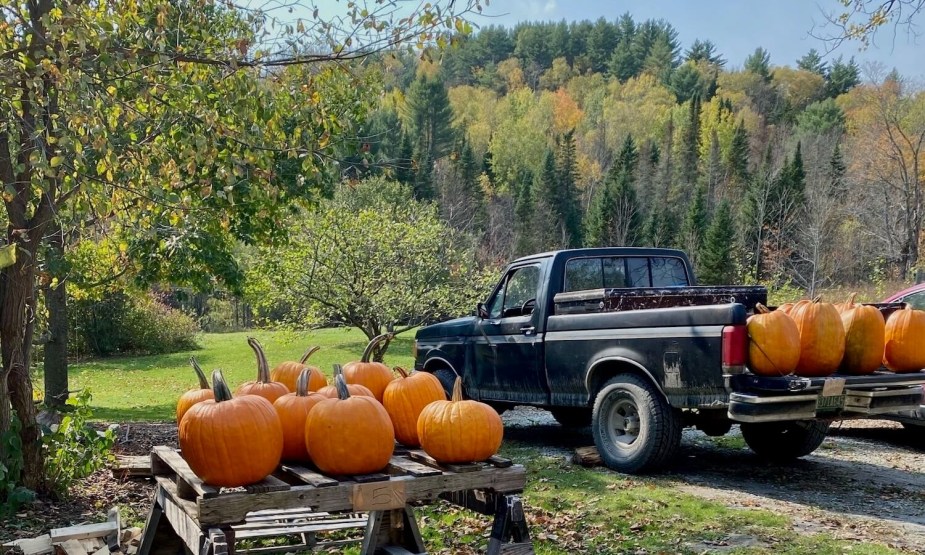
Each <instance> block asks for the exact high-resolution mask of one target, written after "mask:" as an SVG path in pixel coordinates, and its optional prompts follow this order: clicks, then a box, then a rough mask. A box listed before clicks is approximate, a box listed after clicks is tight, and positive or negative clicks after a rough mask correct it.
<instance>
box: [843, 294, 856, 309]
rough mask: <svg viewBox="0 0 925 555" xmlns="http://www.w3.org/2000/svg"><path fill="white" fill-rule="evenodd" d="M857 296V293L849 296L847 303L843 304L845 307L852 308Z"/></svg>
mask: <svg viewBox="0 0 925 555" xmlns="http://www.w3.org/2000/svg"><path fill="white" fill-rule="evenodd" d="M857 296H858V294H857V293H852V294H851V296H850V297H848V302H847V303H845V306H847V307H848V308H854V299H856V298H857Z"/></svg>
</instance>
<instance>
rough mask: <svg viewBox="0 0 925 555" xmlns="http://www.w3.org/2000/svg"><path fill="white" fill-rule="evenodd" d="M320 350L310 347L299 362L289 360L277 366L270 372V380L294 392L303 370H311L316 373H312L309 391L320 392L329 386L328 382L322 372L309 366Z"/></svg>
mask: <svg viewBox="0 0 925 555" xmlns="http://www.w3.org/2000/svg"><path fill="white" fill-rule="evenodd" d="M320 348H321V347H310V348H309V349H308V350H307V351H305V353H303V354H302V358H300V359H299V360H298V361H294V360H287V361H286V362H281V363H279V364H277V365H276V366H275V367H274V368H273V370H272V371H271V372H270V380H271V381H274V382H279V383H281V384H283V385H285V386H286V388H287V389H288V390H289V391H290V392H293V391H295V390H296V381H298V379H299V376H300V375H301V374H302V370H304V369H306V368H311V369H312V370H314V372H312V373H311V376H310V377H309V382H308V390H309V391H318V390H319V389H321V388H322V387H324V386H326V385H328V380H327V378H325V377H324V374H322V373H321V370H320V369H318V368H316V367H315V366H309V365H308V364H307V362H308V358H309V357H310V356H312V355H313V354H315V353H317V352H318V350H319V349H320Z"/></svg>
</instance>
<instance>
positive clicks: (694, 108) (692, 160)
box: [681, 96, 700, 190]
mask: <svg viewBox="0 0 925 555" xmlns="http://www.w3.org/2000/svg"><path fill="white" fill-rule="evenodd" d="M688 106H689V107H688V116H687V125H686V126H685V127H684V135H683V136H682V137H681V178H682V179H683V180H684V184H685V185H686V186H687V187H688V189H687V190H690V189H692V188H693V187H694V185H695V184H696V183H697V180H698V176H699V170H698V168H697V162H698V160H699V155H700V97H699V96H694V98H692V99H691V101H690V104H689V105H688Z"/></svg>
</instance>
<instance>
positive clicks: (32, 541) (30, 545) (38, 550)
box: [3, 534, 55, 555]
mask: <svg viewBox="0 0 925 555" xmlns="http://www.w3.org/2000/svg"><path fill="white" fill-rule="evenodd" d="M3 547H10V548H13V549H14V550H15V551H16V552H17V553H22V555H46V554H47V553H54V551H55V546H54V545H52V543H51V535H50V534H43V535H41V536H38V537H36V538H24V539H21V540H16V541H12V542H9V543H5V544H3ZM4 551H5V550H4Z"/></svg>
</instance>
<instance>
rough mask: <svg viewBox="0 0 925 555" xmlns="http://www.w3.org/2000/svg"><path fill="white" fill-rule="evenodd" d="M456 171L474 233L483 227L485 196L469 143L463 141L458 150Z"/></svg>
mask: <svg viewBox="0 0 925 555" xmlns="http://www.w3.org/2000/svg"><path fill="white" fill-rule="evenodd" d="M456 171H457V172H458V173H459V182H460V186H461V187H460V188H461V191H460V192H461V194H462V196H463V198H464V199H465V202H466V210H467V214H466V216H468V219H469V220H470V221H471V222H472V228H473V229H474V230H476V231H478V230H481V229H483V228H484V226H485V220H486V217H487V216H486V213H485V194H484V193H483V191H482V187H481V185H480V184H479V171H478V164H477V163H476V161H475V153H474V152H472V147H471V146H470V145H469V142H468V141H466V140H463V144H462V148H461V149H460V154H459V159H458V161H457V163H456Z"/></svg>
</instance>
